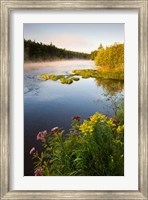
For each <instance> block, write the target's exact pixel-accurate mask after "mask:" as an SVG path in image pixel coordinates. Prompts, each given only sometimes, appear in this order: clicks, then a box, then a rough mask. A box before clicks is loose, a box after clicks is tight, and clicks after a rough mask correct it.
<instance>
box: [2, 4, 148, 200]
mask: <svg viewBox="0 0 148 200" xmlns="http://www.w3.org/2000/svg"><path fill="white" fill-rule="evenodd" d="M0 8H1V12H0V17H1V21H0V31H1V34H0V47H1V51H0V88H1V89H0V147H1V148H0V168H1V170H0V184H1V196H0V198H1V199H2V200H6V199H7V200H8V199H11V200H12V199H30V200H31V199H64V200H66V199H89V200H91V199H104V200H107V199H114V200H115V199H120V200H121V199H130V200H132V199H133V200H136V199H137V200H138V199H140V200H144V199H145V200H146V199H148V35H147V31H148V0H104V1H100V0H92V1H87V0H75V1H74V0H73V1H72V0H58V1H57V0H55V1H51V0H36V1H32V0H30V1H29V0H28V1H27V0H0ZM19 9H49V10H50V9H129V10H130V9H131V10H132V9H137V10H138V19H139V22H138V23H139V24H138V27H139V30H138V35H139V38H138V44H139V62H138V79H139V82H138V90H139V91H138V100H139V103H138V111H139V112H138V117H139V122H138V127H139V130H138V135H139V136H138V138H139V140H138V149H139V155H138V162H139V172H138V174H139V178H138V181H139V183H138V185H139V186H138V190H137V191H99V190H98V191H89V190H88V191H68V190H64V191H25V190H23V191H10V188H9V184H10V176H9V167H10V163H9V160H10V156H9V153H10V152H9V151H10V149H9V142H10V141H9V137H10V132H11V130H10V129H9V122H10V120H12V119H11V118H10V116H9V109H10V107H9V105H10V104H9V98H10V94H9V92H10V82H9V76H10V72H9V70H10V69H9V64H10V59H9V58H10V51H9V49H10V48H9V47H10V40H9V34H10V33H9V25H10V13H11V10H19Z"/></svg>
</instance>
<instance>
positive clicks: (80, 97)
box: [24, 60, 123, 176]
mask: <svg viewBox="0 0 148 200" xmlns="http://www.w3.org/2000/svg"><path fill="white" fill-rule="evenodd" d="M74 69H95V65H94V62H93V61H90V60H68V61H64V60H63V61H52V62H51V61H50V62H41V63H25V64H24V175H25V176H28V175H33V166H32V157H31V156H30V155H29V151H30V149H31V148H32V147H33V146H35V147H36V148H38V149H40V148H41V145H40V142H39V141H36V135H37V133H38V132H39V131H42V130H47V131H49V130H50V129H51V128H53V127H55V126H58V127H60V128H63V129H64V130H66V131H65V134H67V133H66V132H67V131H68V129H69V128H70V124H71V118H72V116H74V115H80V116H81V118H82V120H83V119H87V118H88V117H89V116H90V115H93V114H94V113H95V112H100V113H103V114H107V115H109V116H112V115H113V114H114V111H113V106H112V104H111V102H109V101H107V97H105V96H104V95H103V94H104V93H106V92H108V93H110V94H111V95H112V96H115V95H117V96H118V95H120V94H121V93H122V94H123V82H121V81H113V80H103V79H98V80H96V79H94V78H89V79H82V78H80V80H79V81H76V82H73V83H72V84H71V85H66V84H64V85H63V84H61V83H60V81H52V80H47V81H44V80H41V79H39V78H37V76H38V75H41V74H65V75H66V74H70V73H72V70H74Z"/></svg>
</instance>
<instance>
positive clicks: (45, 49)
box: [24, 40, 89, 61]
mask: <svg viewBox="0 0 148 200" xmlns="http://www.w3.org/2000/svg"><path fill="white" fill-rule="evenodd" d="M73 58H77V59H89V54H86V53H83V52H75V51H70V50H66V49H61V48H58V47H56V46H55V45H53V44H52V43H51V44H50V45H45V44H42V43H38V42H35V41H31V40H24V59H25V61H43V60H56V59H73Z"/></svg>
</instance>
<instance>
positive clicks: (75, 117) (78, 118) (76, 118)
mask: <svg viewBox="0 0 148 200" xmlns="http://www.w3.org/2000/svg"><path fill="white" fill-rule="evenodd" d="M80 119H81V117H80V116H79V115H77V116H74V117H72V120H77V121H80Z"/></svg>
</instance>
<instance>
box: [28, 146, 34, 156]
mask: <svg viewBox="0 0 148 200" xmlns="http://www.w3.org/2000/svg"><path fill="white" fill-rule="evenodd" d="M34 153H35V147H32V149H31V150H30V152H29V154H30V155H32V154H34Z"/></svg>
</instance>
